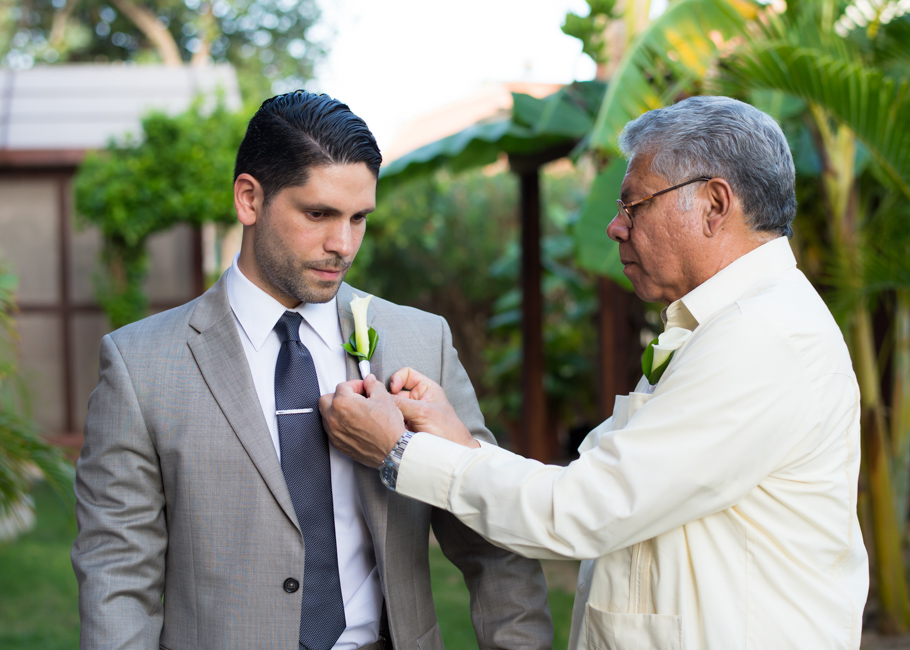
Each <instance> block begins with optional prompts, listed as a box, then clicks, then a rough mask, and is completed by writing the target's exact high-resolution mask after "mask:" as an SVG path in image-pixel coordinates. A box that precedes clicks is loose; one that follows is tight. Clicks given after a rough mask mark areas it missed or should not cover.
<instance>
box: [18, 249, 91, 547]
mask: <svg viewBox="0 0 910 650" xmlns="http://www.w3.org/2000/svg"><path fill="white" fill-rule="evenodd" d="M17 282H18V279H17V278H16V276H15V275H13V274H12V273H10V272H9V271H7V270H6V269H5V268H4V267H3V266H2V265H0V542H3V541H7V540H9V539H11V538H13V537H15V536H16V535H17V534H18V533H19V532H22V530H23V529H27V528H28V526H29V525H30V523H31V521H33V506H32V502H31V499H30V498H29V496H28V493H29V491H30V489H31V484H32V482H33V481H34V480H35V479H36V478H38V477H41V476H43V477H44V478H45V479H46V480H47V481H48V482H49V483H50V484H51V486H52V487H53V488H54V489H56V490H57V491H58V492H59V493H60V495H61V496H64V497H67V498H69V497H68V495H70V494H71V493H72V487H71V486H72V484H73V479H74V476H75V474H74V469H73V466H72V465H71V464H70V463H69V462H67V461H66V459H65V458H64V457H63V453H62V452H61V451H60V449H59V448H57V447H53V446H51V445H49V444H47V443H45V442H44V441H43V440H41V438H40V437H39V435H38V428H37V426H36V425H35V423H34V421H33V420H32V419H31V417H30V415H29V412H28V400H27V396H26V394H25V391H24V387H23V384H22V383H21V381H19V377H18V363H17V361H18V348H17V345H16V343H17V341H18V333H17V331H16V322H15V320H14V318H13V314H14V313H15V311H16V285H17Z"/></svg>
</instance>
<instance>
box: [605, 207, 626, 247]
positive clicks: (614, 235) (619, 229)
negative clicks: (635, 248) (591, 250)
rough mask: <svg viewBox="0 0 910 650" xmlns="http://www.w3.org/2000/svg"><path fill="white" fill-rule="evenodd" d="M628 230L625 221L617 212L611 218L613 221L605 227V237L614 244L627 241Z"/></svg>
mask: <svg viewBox="0 0 910 650" xmlns="http://www.w3.org/2000/svg"><path fill="white" fill-rule="evenodd" d="M629 230H630V229H629V225H628V224H627V223H626V220H625V219H624V218H623V216H622V215H621V214H620V213H619V212H617V213H616V216H615V217H613V221H611V222H610V223H609V224H608V225H607V237H609V238H610V239H612V240H613V241H616V242H623V241H627V240H628V239H629Z"/></svg>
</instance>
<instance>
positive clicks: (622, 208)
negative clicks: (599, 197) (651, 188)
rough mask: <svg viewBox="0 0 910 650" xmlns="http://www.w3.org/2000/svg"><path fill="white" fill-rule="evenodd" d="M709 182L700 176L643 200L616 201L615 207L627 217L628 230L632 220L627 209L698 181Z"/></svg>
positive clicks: (708, 179)
mask: <svg viewBox="0 0 910 650" xmlns="http://www.w3.org/2000/svg"><path fill="white" fill-rule="evenodd" d="M710 180H711V179H710V178H707V177H706V176H701V177H699V178H693V179H692V180H690V181H686V182H685V183H680V184H679V185H674V186H673V187H668V188H667V189H665V190H661V191H660V192H654V194H652V195H650V196H646V197H645V198H643V199H638V200H637V201H632V202H631V203H623V202H622V199H616V205H618V206H619V211H620V212H621V213H622V214H624V215H626V217H628V219H629V228H631V227H632V220H633V219H632V213H631V212H630V211H629V208H634V207H635V206H636V205H641V204H642V203H644V202H645V201H650V200H651V199H653V198H654V197H655V196H660V195H661V194H666V193H667V192H672V191H673V190H678V189H679V188H680V187H684V186H686V185H688V184H689V183H698V182H699V181H710Z"/></svg>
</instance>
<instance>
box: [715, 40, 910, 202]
mask: <svg viewBox="0 0 910 650" xmlns="http://www.w3.org/2000/svg"><path fill="white" fill-rule="evenodd" d="M722 70H723V72H722V73H721V76H720V77H719V79H718V80H717V81H716V85H717V87H718V88H719V89H720V91H721V92H724V93H727V94H730V93H736V92H739V91H741V90H742V89H745V88H753V89H754V88H763V89H767V90H780V91H783V92H787V93H790V94H792V95H795V96H797V97H800V98H802V99H804V100H805V101H807V102H810V103H813V104H815V105H817V106H819V107H820V108H822V109H824V110H825V111H826V112H827V113H828V114H829V115H831V116H832V117H834V118H835V119H837V120H839V121H840V122H842V123H843V124H845V125H847V126H848V127H849V128H850V129H852V130H853V132H854V133H855V134H856V136H857V137H858V138H859V139H860V140H861V141H862V142H863V144H864V145H865V146H866V147H867V148H868V150H869V152H870V153H871V154H872V156H873V157H874V158H875V159H876V160H877V162H878V163H879V164H880V165H881V166H882V168H883V169H884V170H885V172H886V174H887V176H888V177H889V178H890V179H891V180H892V181H893V182H894V183H895V185H896V186H897V187H898V189H899V190H900V191H901V192H902V193H903V194H904V195H905V196H906V197H907V198H910V82H908V81H907V80H903V81H900V82H897V81H895V80H894V79H892V78H890V77H887V76H886V75H884V74H883V73H882V71H881V70H877V69H874V68H869V67H866V66H864V65H863V62H862V61H861V60H855V59H848V60H845V59H842V58H837V57H833V56H831V55H830V54H828V53H825V52H820V51H818V50H816V49H814V48H806V47H794V46H792V45H781V44H770V45H765V46H756V47H751V48H743V49H742V50H741V51H739V52H737V53H736V54H734V55H733V56H730V57H727V58H726V59H725V61H724V64H723V66H722Z"/></svg>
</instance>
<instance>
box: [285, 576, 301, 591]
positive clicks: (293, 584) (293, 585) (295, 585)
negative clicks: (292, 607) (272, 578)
mask: <svg viewBox="0 0 910 650" xmlns="http://www.w3.org/2000/svg"><path fill="white" fill-rule="evenodd" d="M282 586H283V587H284V590H285V591H286V592H288V593H289V594H292V593H294V592H295V591H297V590H298V589H300V583H299V582H297V581H296V580H294V578H288V579H287V580H285V581H284V584H283V585H282Z"/></svg>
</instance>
